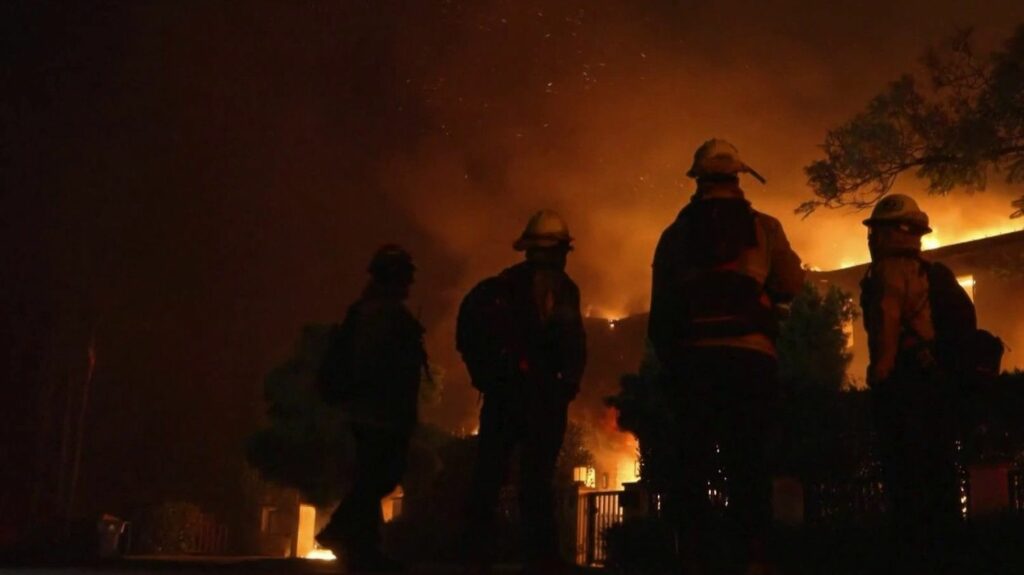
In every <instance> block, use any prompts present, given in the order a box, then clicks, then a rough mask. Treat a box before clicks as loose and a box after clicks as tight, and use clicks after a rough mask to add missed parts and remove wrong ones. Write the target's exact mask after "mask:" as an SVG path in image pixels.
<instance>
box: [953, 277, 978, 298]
mask: <svg viewBox="0 0 1024 575" xmlns="http://www.w3.org/2000/svg"><path fill="white" fill-rule="evenodd" d="M956 282H957V283H958V284H960V286H961V287H963V288H964V289H965V290H967V295H969V296H971V301H974V283H975V282H974V276H973V275H966V276H958V277H957V278H956Z"/></svg>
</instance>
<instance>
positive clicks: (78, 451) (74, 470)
mask: <svg viewBox="0 0 1024 575" xmlns="http://www.w3.org/2000/svg"><path fill="white" fill-rule="evenodd" d="M95 371H96V330H95V328H94V329H93V331H92V335H91V336H90V337H89V355H88V365H87V367H86V371H85V380H84V381H83V382H82V401H81V403H80V404H79V409H78V427H77V430H76V432H75V454H74V459H73V464H72V467H71V482H70V486H69V488H68V500H67V513H66V516H65V525H66V528H67V529H68V530H69V531H70V529H71V521H72V519H73V517H74V513H75V496H76V494H77V491H78V472H79V470H80V468H81V465H82V443H83V438H84V436H85V414H86V411H87V409H88V407H89V388H90V387H91V386H92V378H93V374H94V373H95Z"/></svg>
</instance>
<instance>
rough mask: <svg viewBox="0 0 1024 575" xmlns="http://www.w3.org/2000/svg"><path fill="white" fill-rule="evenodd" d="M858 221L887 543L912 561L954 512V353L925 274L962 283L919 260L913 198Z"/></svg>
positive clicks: (924, 224) (919, 226)
mask: <svg viewBox="0 0 1024 575" xmlns="http://www.w3.org/2000/svg"><path fill="white" fill-rule="evenodd" d="M864 224H865V225H866V226H868V230H869V231H868V245H869V248H870V251H871V265H870V266H869V267H868V271H867V273H866V275H865V276H864V279H863V280H862V281H861V308H862V310H863V316H864V327H865V329H866V331H867V334H868V352H869V354H870V359H871V363H870V365H869V366H868V374H867V380H868V386H869V387H870V389H871V399H872V402H871V403H872V412H873V416H874V421H875V428H876V431H877V433H878V447H879V452H878V453H879V458H880V460H881V464H882V479H883V485H884V489H885V493H886V500H887V503H888V505H889V511H890V516H891V518H892V527H893V533H894V535H895V536H896V538H898V539H899V540H900V543H898V544H897V545H896V549H894V551H896V552H898V553H899V554H900V557H898V558H897V559H898V561H900V562H903V561H906V562H911V563H914V564H917V565H918V566H920V562H921V561H922V560H923V555H924V554H926V553H929V552H930V550H929V549H927V547H928V546H929V543H928V540H933V543H937V542H938V541H940V540H941V539H943V537H942V536H943V535H948V534H949V533H948V531H946V530H948V529H951V528H953V527H954V526H955V524H956V523H957V521H958V517H959V513H960V511H959V482H958V479H957V470H956V452H955V441H956V434H957V427H958V426H957V417H956V413H957V412H956V405H955V403H956V394H955V392H954V385H953V384H954V381H953V378H952V376H953V373H952V372H951V371H948V370H946V369H944V368H943V366H942V365H941V364H942V363H943V362H942V360H943V359H945V358H951V357H954V356H955V355H956V350H955V349H950V348H951V347H952V346H949V345H946V346H943V345H942V344H943V343H944V342H943V338H939V337H937V335H939V334H938V333H937V329H936V328H937V327H938V322H937V321H934V320H937V319H940V318H941V312H942V311H943V309H939V308H937V304H939V303H941V302H933V301H932V298H931V292H932V289H931V288H932V286H931V283H932V281H935V282H936V283H939V281H940V280H941V278H940V277H939V276H937V275H935V273H934V272H930V271H929V270H931V269H932V268H933V267H934V268H935V270H936V271H937V270H945V271H946V273H947V274H948V276H949V278H948V280H947V283H950V284H951V285H952V288H953V289H955V290H960V291H962V288H960V287H959V286H958V285H957V284H956V278H955V276H953V274H952V272H950V271H949V270H948V268H945V267H944V266H940V265H939V264H930V263H929V262H926V261H925V260H924V259H923V258H922V257H921V237H922V236H924V235H925V234H927V233H929V232H931V228H930V227H929V224H928V215H927V214H926V213H924V212H923V211H921V209H920V208H919V207H918V205H917V202H915V201H914V200H913V199H912V198H910V197H908V196H904V195H902V194H891V195H888V196H886V197H885V198H883V199H882V200H881V201H879V202H878V204H877V205H876V206H875V208H874V210H873V211H872V213H871V217H870V218H868V219H867V220H865V221H864ZM960 297H961V299H963V300H967V304H966V306H963V307H966V308H969V309H966V315H967V316H968V317H967V318H966V321H965V322H963V323H964V324H965V325H964V327H962V328H960V329H958V330H957V331H960V332H963V333H962V335H963V336H970V335H973V332H974V331H975V330H976V325H977V319H976V317H975V316H974V308H973V305H971V304H970V303H969V299H968V296H967V295H966V293H963V294H961V296H960ZM934 312H938V315H936V313H934ZM968 332H970V333H968ZM936 344H939V345H936ZM935 550H937V549H935V548H934V547H933V548H932V549H931V551H935Z"/></svg>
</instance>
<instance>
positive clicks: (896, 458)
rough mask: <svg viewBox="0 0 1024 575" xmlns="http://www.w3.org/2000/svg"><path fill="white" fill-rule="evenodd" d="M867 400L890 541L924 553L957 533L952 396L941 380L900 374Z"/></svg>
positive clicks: (957, 508)
mask: <svg viewBox="0 0 1024 575" xmlns="http://www.w3.org/2000/svg"><path fill="white" fill-rule="evenodd" d="M871 399H872V408H873V409H872V411H873V416H874V420H875V428H876V430H877V433H878V455H879V459H880V460H881V464H882V479H883V484H884V489H885V494H886V501H887V503H888V507H889V515H890V518H891V522H892V527H893V533H894V536H895V537H896V538H897V539H899V541H898V543H899V544H901V546H902V547H905V548H911V549H910V550H911V551H915V550H916V551H917V552H921V553H928V552H929V550H928V549H925V548H924V547H923V546H925V545H927V542H928V541H935V540H938V539H941V538H943V536H944V535H945V534H947V533H948V530H949V529H953V528H955V526H956V524H957V523H958V517H959V513H960V511H959V501H960V493H959V491H960V488H959V480H958V474H957V468H956V450H955V441H956V434H957V429H958V425H957V416H956V411H955V408H956V406H955V397H954V394H953V393H952V390H951V388H950V386H949V385H948V382H946V381H944V380H943V378H941V377H939V376H936V375H930V374H927V373H921V372H916V373H915V372H914V371H913V370H900V371H897V373H896V374H895V375H894V376H892V377H890V378H889V379H888V380H886V381H883V382H879V383H877V384H875V386H874V387H873V389H872V392H871ZM915 547H916V548H917V549H913V548H915Z"/></svg>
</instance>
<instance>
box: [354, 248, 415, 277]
mask: <svg viewBox="0 0 1024 575" xmlns="http://www.w3.org/2000/svg"><path fill="white" fill-rule="evenodd" d="M366 271H368V272H370V275H372V276H373V277H374V278H375V279H377V280H381V281H385V282H396V283H412V278H413V272H415V271H416V266H415V265H413V263H412V256H411V255H410V254H409V252H407V251H405V250H404V249H403V248H402V247H401V246H399V245H397V244H385V245H383V246H381V247H380V249H378V250H377V252H376V253H375V254H373V259H371V260H370V265H369V266H368V267H367V268H366Z"/></svg>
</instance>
